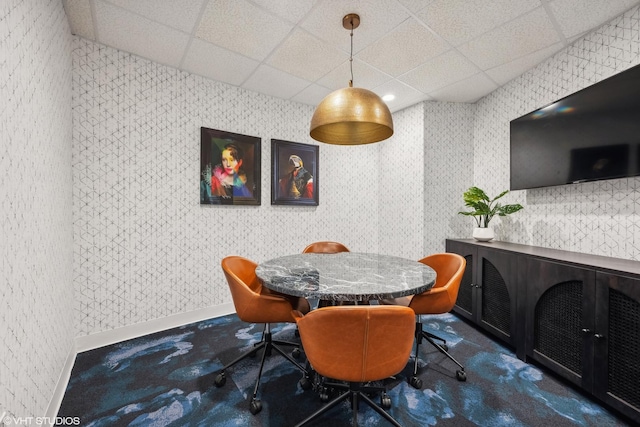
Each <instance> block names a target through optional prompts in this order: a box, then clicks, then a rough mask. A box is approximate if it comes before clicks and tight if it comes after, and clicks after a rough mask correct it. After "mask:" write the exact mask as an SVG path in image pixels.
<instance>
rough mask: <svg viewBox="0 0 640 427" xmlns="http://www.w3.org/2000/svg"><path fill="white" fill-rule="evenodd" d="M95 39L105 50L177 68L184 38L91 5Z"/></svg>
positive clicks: (104, 6)
mask: <svg viewBox="0 0 640 427" xmlns="http://www.w3.org/2000/svg"><path fill="white" fill-rule="evenodd" d="M94 5H95V7H96V16H97V19H96V25H97V35H98V37H99V38H100V40H99V41H100V42H101V43H104V44H106V45H108V46H114V47H117V48H118V49H121V50H124V51H126V52H130V53H133V54H136V55H140V56H142V57H144V58H147V59H151V60H152V61H155V62H158V63H160V64H166V65H171V66H172V67H177V66H178V65H179V64H180V60H181V59H182V53H183V52H184V49H185V47H186V45H187V42H188V35H187V34H185V33H183V32H180V31H178V30H174V29H173V28H169V27H167V26H164V25H161V24H158V23H156V22H152V21H149V20H148V19H145V18H142V17H140V16H137V15H135V14H133V13H131V12H128V11H126V10H124V9H121V8H119V7H116V6H112V5H111V4H108V3H105V2H102V1H97V0H96V1H95V3H94Z"/></svg>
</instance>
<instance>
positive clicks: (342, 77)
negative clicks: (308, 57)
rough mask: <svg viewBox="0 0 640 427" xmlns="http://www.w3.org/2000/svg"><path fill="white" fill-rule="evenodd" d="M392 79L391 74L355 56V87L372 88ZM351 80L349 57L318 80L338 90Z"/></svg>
mask: <svg viewBox="0 0 640 427" xmlns="http://www.w3.org/2000/svg"><path fill="white" fill-rule="evenodd" d="M389 79H391V76H389V75H387V74H385V73H382V72H380V71H378V70H376V69H375V68H372V67H370V66H369V65H367V64H365V63H364V62H362V61H359V60H357V59H355V58H354V60H353V85H354V86H355V87H363V88H365V89H371V88H373V87H376V86H379V85H381V84H383V83H384V82H386V81H388V80H389ZM349 80H351V70H350V67H349V60H348V59H347V60H346V61H344V62H343V63H342V64H341V65H339V66H338V67H337V68H335V69H334V70H333V71H331V72H330V73H329V74H327V75H326V76H324V77H322V78H321V79H320V80H318V84H320V85H322V86H325V87H328V88H329V89H332V90H338V89H340V88H343V87H347V86H349Z"/></svg>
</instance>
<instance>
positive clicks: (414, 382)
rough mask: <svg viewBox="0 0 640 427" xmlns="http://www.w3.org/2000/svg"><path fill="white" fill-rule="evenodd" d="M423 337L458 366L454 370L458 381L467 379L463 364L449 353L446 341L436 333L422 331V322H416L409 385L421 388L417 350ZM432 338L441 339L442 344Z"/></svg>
mask: <svg viewBox="0 0 640 427" xmlns="http://www.w3.org/2000/svg"><path fill="white" fill-rule="evenodd" d="M423 339H425V340H427V341H429V342H430V343H431V344H432V345H433V346H434V347H435V348H436V349H437V350H438V351H439V352H440V353H442V354H444V355H445V356H447V357H448V358H449V359H450V360H452V361H453V362H454V363H455V364H456V365H458V366H459V367H460V369H458V370H457V371H456V379H457V380H458V381H466V380H467V374H466V372H465V371H464V366H462V364H461V363H460V362H458V361H457V360H456V359H455V358H454V357H453V356H452V355H451V354H449V348H448V347H447V341H446V340H445V339H443V338H440V337H439V336H437V335H434V334H432V333H429V332H426V331H423V330H422V323H416V350H415V355H414V364H413V376H412V377H411V378H410V379H409V385H411V387H413V388H416V389H421V388H422V380H421V379H420V378H418V351H419V349H420V344H421V343H422V340H423ZM434 340H439V341H442V344H438V343H437V342H435V341H434Z"/></svg>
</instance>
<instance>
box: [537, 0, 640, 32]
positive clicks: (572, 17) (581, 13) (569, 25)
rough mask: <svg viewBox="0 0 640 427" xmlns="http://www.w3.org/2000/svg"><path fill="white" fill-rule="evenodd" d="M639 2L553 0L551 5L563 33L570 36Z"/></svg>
mask: <svg viewBox="0 0 640 427" xmlns="http://www.w3.org/2000/svg"><path fill="white" fill-rule="evenodd" d="M637 4H638V1H637V0H607V1H601V0H552V1H550V2H549V7H550V8H551V11H552V12H553V14H554V15H555V16H556V19H557V21H558V23H559V25H560V29H561V30H562V33H563V34H564V36H565V37H567V38H569V37H572V36H575V35H578V34H580V33H582V32H584V31H587V30H589V29H591V28H593V27H598V26H599V25H600V24H601V23H602V22H603V21H608V20H610V19H612V18H614V17H616V16H618V15H620V14H621V13H623V12H624V11H626V10H628V9H629V8H631V7H632V6H635V5H637Z"/></svg>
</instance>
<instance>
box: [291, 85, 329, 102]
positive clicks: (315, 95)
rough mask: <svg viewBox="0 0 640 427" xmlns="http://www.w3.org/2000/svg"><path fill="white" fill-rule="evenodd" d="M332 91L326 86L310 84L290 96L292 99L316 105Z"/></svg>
mask: <svg viewBox="0 0 640 427" xmlns="http://www.w3.org/2000/svg"><path fill="white" fill-rule="evenodd" d="M331 92H332V91H331V90H329V89H327V88H326V87H323V86H320V85H317V84H312V85H310V86H307V87H306V88H304V89H303V90H302V91H301V92H299V93H298V94H297V95H295V96H294V97H292V98H291V100H292V101H296V102H301V103H303V104H308V105H318V104H319V103H320V101H322V100H323V99H324V97H325V96H327V95H329V94H330V93H331Z"/></svg>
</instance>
